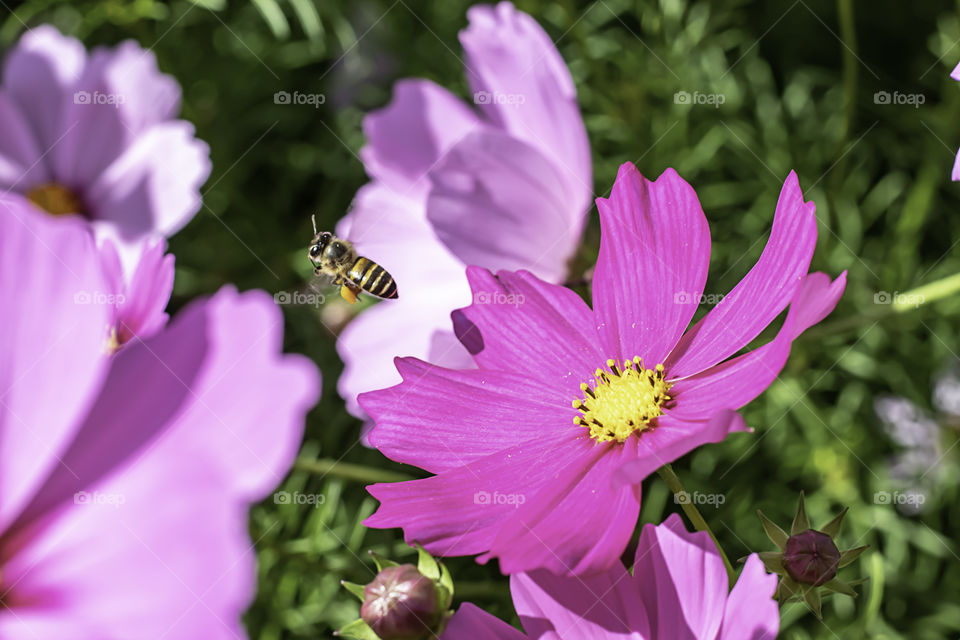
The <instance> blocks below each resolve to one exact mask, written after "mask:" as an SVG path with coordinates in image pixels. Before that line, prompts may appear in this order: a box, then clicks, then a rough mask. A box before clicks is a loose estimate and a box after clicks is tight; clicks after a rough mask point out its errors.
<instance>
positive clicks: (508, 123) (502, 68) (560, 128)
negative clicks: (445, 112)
mask: <svg viewBox="0 0 960 640" xmlns="http://www.w3.org/2000/svg"><path fill="white" fill-rule="evenodd" d="M467 17H468V19H469V21H470V25H469V27H468V28H467V29H465V30H464V31H462V32H461V33H460V42H461V44H462V45H463V50H464V54H465V56H466V58H465V61H464V66H465V67H466V69H467V80H468V82H469V84H470V90H471V92H473V99H474V103H475V104H477V105H478V107H479V109H480V110H481V112H482V113H483V115H484V116H485V117H486V118H487V119H489V120H490V121H491V122H493V123H494V124H495V125H497V126H498V127H499V128H502V129H503V130H504V131H506V132H507V133H509V134H511V135H512V136H513V137H514V138H516V139H518V140H523V141H524V142H526V143H528V144H530V145H532V146H534V147H536V148H539V149H540V150H541V153H542V154H543V155H544V156H545V157H546V158H550V159H551V160H553V161H554V162H555V163H556V164H557V169H558V170H559V171H560V172H561V174H563V175H564V178H565V180H564V181H565V182H566V183H567V184H568V187H569V192H570V193H571V196H572V198H571V200H572V202H575V203H580V202H583V203H584V208H585V206H586V205H587V204H588V202H587V201H588V200H589V198H590V194H591V193H592V192H593V178H592V169H591V158H590V145H589V141H588V139H587V132H586V127H585V126H584V124H583V119H582V118H581V116H580V110H579V108H578V106H577V95H576V88H575V86H574V84H573V79H572V77H571V76H570V72H569V71H568V70H567V66H566V64H564V62H563V58H561V57H560V53H559V52H558V51H557V48H556V46H555V45H554V44H553V42H552V41H551V39H550V37H549V36H548V35H547V33H546V32H545V31H544V30H543V28H542V27H541V26H540V25H539V24H537V21H536V20H534V19H533V18H532V17H530V16H529V15H527V14H525V13H523V12H522V11H518V10H517V9H516V8H514V6H513V5H512V4H510V3H509V2H501V3H499V4H497V5H496V6H487V5H477V6H474V7H471V8H470V9H469V10H468V11H467ZM478 92H482V93H478ZM573 212H574V213H578V212H579V210H578V209H577V208H574V209H573Z"/></svg>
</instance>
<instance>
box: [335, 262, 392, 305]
mask: <svg viewBox="0 0 960 640" xmlns="http://www.w3.org/2000/svg"><path fill="white" fill-rule="evenodd" d="M347 277H348V278H349V279H350V281H351V282H353V283H354V284H355V285H357V286H358V287H360V288H361V289H363V290H364V291H366V292H367V293H369V294H370V295H372V296H377V297H378V298H396V297H397V283H396V281H395V280H394V279H393V276H391V275H390V274H389V273H387V270H386V269H384V268H383V267H381V266H380V265H378V264H377V263H376V262H374V261H372V260H367V259H366V258H363V257H360V258H357V261H356V262H354V263H353V266H352V267H350V271H349V272H348V273H347Z"/></svg>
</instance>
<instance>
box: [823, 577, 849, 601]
mask: <svg viewBox="0 0 960 640" xmlns="http://www.w3.org/2000/svg"><path fill="white" fill-rule="evenodd" d="M822 586H823V588H824V589H828V590H830V591H836V592H837V593H842V594H844V595H848V596H851V597H853V598H856V597H857V592H856V591H854V590H853V587H851V586H850V585H848V584H847V583H846V582H844V581H843V580H840V579H839V578H834V579H833V580H829V581H827V582H824V583H823V585H822Z"/></svg>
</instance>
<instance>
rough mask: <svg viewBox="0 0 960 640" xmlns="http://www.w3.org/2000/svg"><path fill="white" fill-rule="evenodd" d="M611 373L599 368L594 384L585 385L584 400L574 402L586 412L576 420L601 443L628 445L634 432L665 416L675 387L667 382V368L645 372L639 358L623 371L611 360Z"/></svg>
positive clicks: (642, 429) (657, 367)
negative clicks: (665, 408) (627, 440)
mask: <svg viewBox="0 0 960 640" xmlns="http://www.w3.org/2000/svg"><path fill="white" fill-rule="evenodd" d="M607 368H608V369H609V371H605V370H603V369H597V371H596V373H594V374H593V377H594V380H593V385H592V386H591V385H589V384H587V383H586V382H584V383H581V385H580V390H581V391H583V399H582V400H581V399H577V400H574V401H573V408H574V409H576V410H577V411H579V412H580V413H582V414H583V415H579V416H576V417H574V419H573V421H574V422H575V423H576V424H578V425H580V426H582V427H586V428H587V429H589V430H590V437H591V438H593V439H594V440H596V441H597V442H609V441H610V440H616V441H617V442H624V441H626V439H627V438H629V437H630V435H631V434H633V433H642V432H643V431H647V430H648V429H652V428H653V426H654V424H653V421H654V420H655V419H656V417H657V416H661V415H663V405H664V403H666V402H667V401H668V400H670V396H669V395H667V391H669V390H670V387H671V386H672V385H671V384H670V383H669V382H667V381H666V380H664V374H663V365H662V364H658V365H657V366H656V367H654V368H653V369H644V367H643V362H642V361H641V360H640V358H639V357H636V358H634V359H633V361H630V360H627V361H625V362H624V363H623V369H620V368H618V367H617V363H616V362H615V361H613V360H607Z"/></svg>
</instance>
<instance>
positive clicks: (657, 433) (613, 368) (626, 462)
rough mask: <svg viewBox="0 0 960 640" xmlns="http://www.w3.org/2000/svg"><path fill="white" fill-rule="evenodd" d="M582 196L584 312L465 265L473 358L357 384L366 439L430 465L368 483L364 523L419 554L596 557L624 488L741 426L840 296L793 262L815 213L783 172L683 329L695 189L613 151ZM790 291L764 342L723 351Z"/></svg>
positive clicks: (692, 270) (528, 563)
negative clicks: (602, 182) (745, 265)
mask: <svg viewBox="0 0 960 640" xmlns="http://www.w3.org/2000/svg"><path fill="white" fill-rule="evenodd" d="M597 206H598V208H599V210H600V224H601V239H600V255H599V257H598V259H597V265H596V270H595V275H594V279H593V310H591V309H590V307H588V306H587V305H586V304H585V303H584V302H583V300H581V299H580V297H579V296H577V295H576V294H575V293H573V292H572V291H570V290H569V289H566V288H564V287H561V286H557V285H552V284H549V283H546V282H543V281H542V280H540V279H538V278H536V277H535V276H533V275H532V274H530V273H527V272H522V271H521V272H519V273H513V272H509V271H501V272H500V273H499V274H498V275H497V276H493V275H492V274H491V273H489V272H488V271H486V270H484V269H479V268H473V267H471V268H470V269H469V270H468V273H467V275H468V279H469V280H470V284H471V286H472V287H473V292H474V299H475V300H476V302H475V303H474V304H473V305H471V306H470V307H468V308H466V309H464V310H462V311H457V312H455V313H454V326H455V328H456V330H457V333H458V335H459V337H460V339H461V340H462V341H463V344H464V346H466V348H467V349H468V350H469V351H470V352H471V353H472V354H473V358H474V360H475V362H476V364H477V366H478V367H479V368H478V369H472V370H463V371H455V370H451V369H445V368H442V367H438V366H434V365H430V364H427V363H425V362H423V361H420V360H417V359H415V358H401V359H398V360H397V369H398V370H399V372H400V375H401V376H402V377H403V382H402V383H401V384H399V385H396V386H394V387H392V388H390V389H385V390H382V391H375V392H371V393H367V394H364V395H363V396H361V398H360V402H361V405H362V406H363V408H364V409H365V410H366V411H367V412H368V413H369V414H370V416H371V417H372V419H373V420H374V421H375V423H376V426H375V427H374V429H373V431H372V432H371V434H370V441H371V443H372V444H373V446H375V447H377V448H378V449H380V450H381V451H382V452H383V453H384V454H386V455H387V456H388V457H389V458H392V459H394V460H397V461H399V462H404V463H407V464H411V465H415V466H418V467H421V468H423V469H426V470H427V471H429V472H431V473H435V474H437V475H435V476H434V477H431V478H427V479H423V480H414V481H411V482H401V483H396V484H377V485H373V486H372V487H370V492H371V493H372V494H373V495H374V497H376V498H377V499H378V500H380V502H381V505H380V509H379V510H378V511H377V512H376V513H375V514H374V515H373V516H371V517H370V518H369V519H368V520H367V525H368V526H371V527H403V529H404V533H405V534H406V538H407V540H408V541H410V542H414V541H415V542H419V543H421V544H422V545H423V546H424V547H426V548H427V549H428V550H429V551H430V552H431V553H434V554H439V555H472V554H483V555H482V556H481V557H480V561H481V562H485V561H486V560H488V559H490V558H493V557H498V558H499V559H500V568H501V570H502V571H503V572H504V573H516V572H518V571H528V570H533V569H538V568H546V569H549V570H551V571H553V572H554V573H568V572H572V573H577V574H581V573H588V572H593V571H599V570H606V569H609V568H610V567H611V566H613V565H614V563H615V562H616V561H617V559H618V558H619V556H620V554H621V553H622V552H623V549H624V548H625V547H626V545H627V542H628V540H629V538H630V535H631V534H632V532H633V530H634V525H635V524H636V521H637V516H638V513H639V509H640V482H641V481H642V480H643V479H644V478H645V477H646V476H647V475H648V474H649V473H651V472H652V471H654V470H655V469H656V468H658V467H660V466H661V465H663V464H665V463H667V462H670V461H672V460H675V459H676V458H678V457H680V456H682V455H683V454H685V453H687V452H688V451H690V450H692V449H694V448H695V447H697V446H699V445H702V444H704V443H707V442H718V441H720V440H722V439H723V438H724V437H725V436H726V435H727V434H728V433H730V432H731V431H736V430H744V429H746V426H745V425H744V423H743V420H742V418H740V416H739V415H738V414H737V413H735V411H734V410H735V409H738V408H739V407H742V406H743V405H745V404H746V403H748V402H750V401H751V400H752V399H754V398H755V397H756V396H757V395H759V394H760V393H761V392H762V391H763V390H764V389H765V388H766V387H767V386H768V385H769V384H770V383H771V382H772V381H773V380H774V378H776V376H777V374H778V373H779V372H780V370H781V369H782V368H783V365H784V363H785V362H786V359H787V356H788V354H789V351H790V345H791V342H792V341H793V339H794V338H796V337H797V336H798V335H799V334H800V333H801V332H802V331H804V330H805V329H807V327H809V326H811V325H813V324H814V323H816V322H819V321H820V320H821V319H822V318H823V317H824V316H826V315H827V314H828V313H829V312H830V311H831V310H832V309H833V307H834V305H835V304H836V302H837V300H838V299H839V297H840V295H841V294H842V292H843V289H844V286H845V282H846V278H845V274H844V275H842V276H841V277H840V278H838V279H837V281H835V282H833V283H831V282H830V278H829V277H827V276H826V275H824V274H821V273H813V274H809V275H808V273H807V271H808V269H809V266H810V259H811V257H812V255H813V250H814V245H815V244H816V236H817V227H816V218H815V216H814V206H813V203H809V202H804V200H803V195H802V194H801V192H800V186H799V184H798V181H797V177H796V175H795V174H793V173H791V174H790V176H789V177H788V178H787V181H786V183H785V184H784V186H783V190H782V191H781V193H780V200H779V202H778V203H777V209H776V214H775V217H774V221H773V231H772V232H771V236H770V239H769V241H768V242H767V246H766V247H765V249H764V251H763V254H762V255H761V257H760V260H759V261H758V263H757V264H756V265H755V266H754V267H753V269H751V271H750V272H749V273H748V274H747V275H746V276H745V277H744V279H743V280H742V281H741V282H740V283H739V284H738V285H737V286H736V287H735V288H734V289H733V291H731V292H730V293H729V294H728V295H727V296H726V297H725V298H723V300H722V301H721V302H720V303H719V304H717V305H716V307H714V308H713V309H712V310H711V311H710V313H708V314H707V315H706V316H705V317H704V318H703V319H702V320H700V321H699V322H698V323H697V324H695V325H694V326H693V327H692V328H690V329H689V330H688V331H686V332H684V330H685V329H686V328H687V325H688V324H689V322H690V320H691V318H692V317H693V314H694V311H695V310H696V308H697V304H698V302H699V300H700V298H701V295H702V292H703V286H704V282H705V281H706V279H707V265H708V263H709V260H710V232H709V230H708V228H707V221H706V218H705V217H704V214H703V211H702V210H701V208H700V204H699V202H698V200H697V197H696V194H695V193H694V192H693V189H692V188H691V187H690V185H688V184H687V183H686V182H684V181H683V180H682V179H681V178H680V177H679V176H678V175H677V174H676V173H675V172H674V171H673V170H672V169H668V170H667V171H666V172H664V174H663V175H661V176H660V178H658V179H657V180H656V181H655V182H650V181H648V180H645V179H644V178H643V177H642V176H641V175H640V174H639V172H638V171H637V169H636V168H635V167H634V166H633V165H632V164H624V165H623V166H622V167H621V168H620V173H619V175H618V176H617V180H616V183H615V184H614V186H613V191H612V193H611V195H610V198H609V199H604V198H599V199H598V200H597ZM791 301H792V304H791ZM788 304H791V308H790V313H789V314H788V315H787V317H786V320H785V321H784V324H783V326H782V327H781V329H780V331H779V333H778V334H777V336H776V338H775V339H774V340H773V341H772V342H770V343H768V344H766V345H764V346H763V347H761V348H759V349H756V350H754V351H751V352H750V353H747V354H744V355H740V356H737V357H735V358H733V359H729V360H728V358H730V356H733V355H734V354H736V353H737V352H739V351H740V350H741V349H742V348H743V347H744V346H746V345H747V344H748V343H749V342H750V341H751V340H753V339H754V338H755V337H757V335H759V334H760V332H761V331H762V330H763V329H764V328H765V327H766V326H767V325H769V324H770V323H771V322H772V321H773V320H774V319H775V318H776V317H777V316H778V315H779V314H780V312H781V311H783V310H784V308H785V307H786V306H787V305H788Z"/></svg>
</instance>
